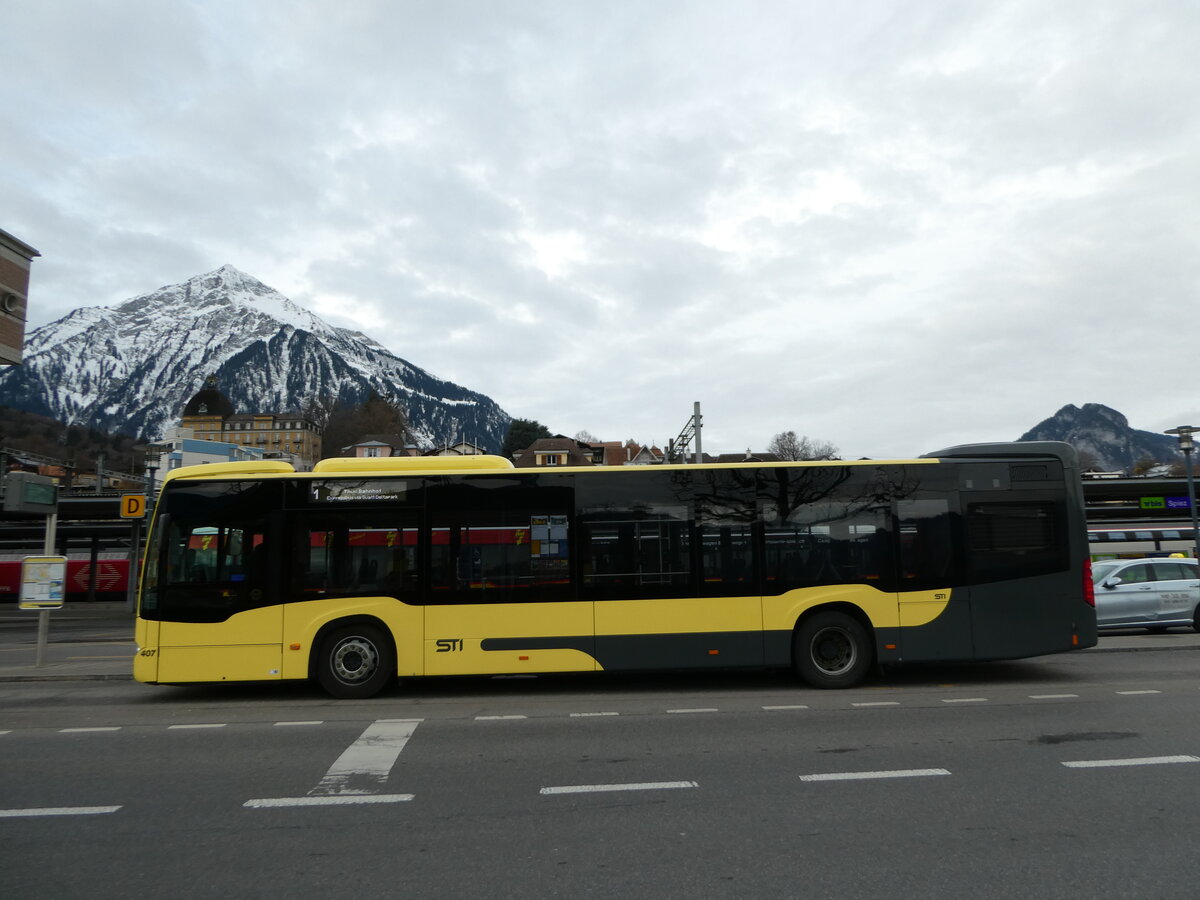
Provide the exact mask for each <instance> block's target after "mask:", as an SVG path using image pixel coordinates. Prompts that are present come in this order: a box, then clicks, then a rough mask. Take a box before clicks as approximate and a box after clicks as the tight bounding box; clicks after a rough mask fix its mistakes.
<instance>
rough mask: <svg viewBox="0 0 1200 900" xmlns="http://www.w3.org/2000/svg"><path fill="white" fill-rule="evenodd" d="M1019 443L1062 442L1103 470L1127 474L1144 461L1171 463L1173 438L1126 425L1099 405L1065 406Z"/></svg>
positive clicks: (1176, 454) (1174, 446) (1174, 448)
mask: <svg viewBox="0 0 1200 900" xmlns="http://www.w3.org/2000/svg"><path fill="white" fill-rule="evenodd" d="M1018 440H1021V441H1066V442H1067V443H1068V444H1071V445H1072V446H1073V447H1075V449H1076V450H1079V451H1080V452H1081V453H1083V454H1085V455H1086V456H1090V457H1091V462H1092V463H1093V464H1094V465H1095V467H1096V468H1098V469H1101V470H1104V471H1124V472H1129V471H1131V470H1132V469H1133V467H1134V466H1135V465H1136V464H1137V463H1138V462H1140V461H1141V460H1144V459H1153V460H1156V461H1158V462H1164V463H1169V462H1175V461H1176V460H1177V459H1178V458H1179V450H1178V446H1177V443H1176V441H1175V439H1174V438H1172V437H1171V436H1170V435H1166V434H1159V433H1158V432H1154V431H1141V430H1138V429H1135V428H1133V427H1131V426H1130V424H1129V420H1128V419H1127V418H1126V417H1125V416H1124V415H1123V414H1122V413H1120V412H1118V411H1117V410H1115V409H1112V408H1111V407H1108V406H1104V405H1103V404H1100V403H1085V404H1083V406H1075V405H1074V404H1067V405H1066V406H1064V407H1063V408H1062V409H1060V410H1059V411H1058V412H1056V413H1055V414H1054V415H1053V416H1051V417H1050V418H1048V419H1044V420H1043V421H1041V422H1039V423H1038V424H1037V425H1035V426H1034V427H1033V428H1032V429H1030V430H1029V431H1027V432H1025V434H1023V435H1021V437H1019V438H1018Z"/></svg>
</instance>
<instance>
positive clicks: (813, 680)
mask: <svg viewBox="0 0 1200 900" xmlns="http://www.w3.org/2000/svg"><path fill="white" fill-rule="evenodd" d="M871 655H872V646H871V640H870V635H869V634H868V632H867V629H866V628H865V627H863V624H862V623H861V622H859V621H858V619H856V618H854V617H853V616H851V615H848V614H846V613H843V612H835V611H829V612H819V613H816V614H814V615H813V616H811V617H809V618H808V619H805V620H804V622H803V623H802V624H801V625H800V627H799V628H798V629H796V636H795V638H794V644H793V647H792V662H793V665H794V666H795V668H796V674H797V675H799V676H800V678H802V679H803V680H804V681H806V682H808V683H809V684H811V685H812V686H813V687H820V688H843V687H853V686H854V685H856V684H858V683H859V682H860V681H862V680H863V679H864V678H865V677H866V675H867V671H868V670H869V669H870V667H871Z"/></svg>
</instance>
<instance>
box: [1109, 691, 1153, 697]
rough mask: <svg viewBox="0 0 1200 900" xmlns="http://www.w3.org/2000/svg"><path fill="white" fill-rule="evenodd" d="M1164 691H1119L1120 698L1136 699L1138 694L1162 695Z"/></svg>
mask: <svg viewBox="0 0 1200 900" xmlns="http://www.w3.org/2000/svg"><path fill="white" fill-rule="evenodd" d="M1161 693H1162V691H1117V696H1119V697H1136V696H1137V695H1138V694H1161Z"/></svg>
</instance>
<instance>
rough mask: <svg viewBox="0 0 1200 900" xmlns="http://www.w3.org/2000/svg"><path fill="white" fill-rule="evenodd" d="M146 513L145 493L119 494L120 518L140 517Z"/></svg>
mask: <svg viewBox="0 0 1200 900" xmlns="http://www.w3.org/2000/svg"><path fill="white" fill-rule="evenodd" d="M145 515H146V495H145V494H122V495H121V518H122V519H140V518H142V517H143V516H145Z"/></svg>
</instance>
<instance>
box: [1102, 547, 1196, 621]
mask: <svg viewBox="0 0 1200 900" xmlns="http://www.w3.org/2000/svg"><path fill="white" fill-rule="evenodd" d="M1092 583H1093V584H1094V585H1095V588H1096V624H1097V626H1098V627H1099V628H1100V630H1101V631H1104V630H1110V631H1111V630H1113V629H1115V628H1149V629H1150V630H1151V631H1165V630H1166V629H1168V628H1171V627H1173V626H1177V625H1186V626H1188V627H1189V628H1193V629H1195V630H1196V631H1200V563H1197V561H1196V560H1194V559H1106V560H1102V561H1100V562H1095V563H1092Z"/></svg>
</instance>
